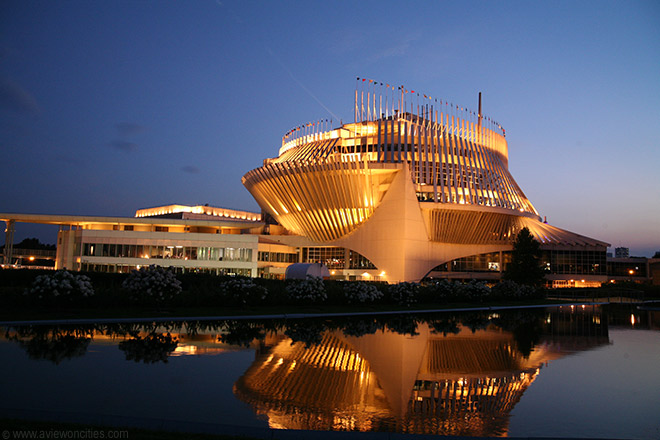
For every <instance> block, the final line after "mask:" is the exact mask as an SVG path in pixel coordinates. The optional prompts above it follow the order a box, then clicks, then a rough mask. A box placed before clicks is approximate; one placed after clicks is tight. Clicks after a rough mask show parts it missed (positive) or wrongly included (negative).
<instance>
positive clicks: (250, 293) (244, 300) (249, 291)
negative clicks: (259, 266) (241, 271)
mask: <svg viewBox="0 0 660 440" xmlns="http://www.w3.org/2000/svg"><path fill="white" fill-rule="evenodd" d="M220 291H221V292H222V295H223V296H224V298H226V299H227V300H229V302H230V303H232V304H239V305H256V304H259V303H260V302H261V301H263V300H265V299H266V296H267V295H268V290H267V289H266V288H265V287H263V286H258V285H257V284H255V282H254V281H253V280H252V279H251V278H244V277H237V278H232V279H230V280H228V281H225V282H223V283H220Z"/></svg>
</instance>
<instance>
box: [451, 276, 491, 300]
mask: <svg viewBox="0 0 660 440" xmlns="http://www.w3.org/2000/svg"><path fill="white" fill-rule="evenodd" d="M454 289H455V291H456V297H457V299H459V300H460V299H463V300H468V301H483V300H484V299H486V298H488V296H490V287H488V286H487V285H486V283H484V282H483V281H476V280H472V281H470V282H468V283H456V284H455V285H454Z"/></svg>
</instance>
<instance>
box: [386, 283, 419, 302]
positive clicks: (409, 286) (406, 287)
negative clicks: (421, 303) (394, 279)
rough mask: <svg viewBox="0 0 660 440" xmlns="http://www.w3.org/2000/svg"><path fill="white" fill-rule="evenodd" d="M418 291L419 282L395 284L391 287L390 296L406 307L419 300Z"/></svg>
mask: <svg viewBox="0 0 660 440" xmlns="http://www.w3.org/2000/svg"><path fill="white" fill-rule="evenodd" d="M418 291H419V284H417V283H399V284H393V285H391V286H390V288H389V294H390V298H391V299H392V300H393V301H394V302H395V303H397V304H399V305H400V306H406V307H410V306H411V305H412V304H414V303H416V302H417V293H418Z"/></svg>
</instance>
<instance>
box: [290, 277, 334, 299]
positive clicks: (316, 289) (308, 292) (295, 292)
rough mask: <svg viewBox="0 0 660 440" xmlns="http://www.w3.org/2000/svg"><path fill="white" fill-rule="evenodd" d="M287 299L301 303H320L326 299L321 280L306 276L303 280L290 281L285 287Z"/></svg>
mask: <svg viewBox="0 0 660 440" xmlns="http://www.w3.org/2000/svg"><path fill="white" fill-rule="evenodd" d="M286 293H287V295H289V298H291V299H293V300H296V301H301V302H321V301H325V300H326V299H328V295H327V294H326V292H325V285H324V284H323V279H321V278H319V277H313V276H310V275H307V279H305V280H291V281H290V282H289V283H288V284H287V286H286Z"/></svg>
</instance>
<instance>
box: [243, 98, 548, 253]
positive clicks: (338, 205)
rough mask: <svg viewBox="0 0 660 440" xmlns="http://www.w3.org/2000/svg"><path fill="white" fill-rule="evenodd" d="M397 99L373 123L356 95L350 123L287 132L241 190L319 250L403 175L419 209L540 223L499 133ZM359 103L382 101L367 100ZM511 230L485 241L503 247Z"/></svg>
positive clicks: (470, 119)
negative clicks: (483, 213)
mask: <svg viewBox="0 0 660 440" xmlns="http://www.w3.org/2000/svg"><path fill="white" fill-rule="evenodd" d="M399 90H401V88H400V89H399ZM401 93H402V95H401V98H400V99H399V100H398V101H397V102H396V103H395V104H396V105H395V107H396V108H392V109H390V108H389V104H388V108H386V111H384V112H383V111H381V112H380V116H378V117H376V114H377V110H376V107H375V106H374V108H373V109H371V110H369V112H368V113H367V112H365V111H364V110H363V108H364V104H363V103H362V104H361V105H360V104H358V96H359V95H358V93H357V91H356V122H353V123H347V124H343V125H341V126H340V127H338V128H330V127H329V125H330V124H329V123H328V121H321V122H318V123H313V124H306V125H304V126H300V127H297V128H296V129H295V130H291V131H289V132H288V133H287V134H286V135H285V136H284V137H283V139H282V147H281V148H280V150H279V156H278V157H276V158H272V159H266V160H265V161H264V165H263V166H262V167H260V168H257V169H254V170H252V171H250V172H248V173H247V174H245V176H243V184H244V185H245V186H246V188H247V189H248V190H249V191H250V192H251V193H252V195H253V196H254V197H255V199H256V200H257V202H258V203H259V205H260V206H261V207H262V208H264V209H265V210H266V211H268V212H270V213H271V214H272V215H273V216H274V217H275V218H276V219H277V220H278V221H279V222H280V223H281V224H282V225H283V226H285V227H286V228H287V229H289V230H291V231H293V232H296V233H298V234H301V235H305V236H308V237H310V238H312V239H314V240H317V241H331V240H335V239H338V238H341V237H343V236H345V235H346V234H348V233H350V232H351V231H353V230H354V229H355V228H357V227H358V226H359V225H360V224H362V223H364V222H365V221H366V220H367V219H368V218H369V217H370V216H371V215H372V213H373V212H374V210H375V209H376V208H377V207H378V206H379V204H380V202H381V201H382V199H383V197H384V195H385V193H386V192H387V190H388V189H389V185H390V184H391V183H392V181H393V180H394V178H395V176H396V175H397V174H398V173H399V172H400V171H401V170H402V169H403V167H407V168H408V170H409V172H410V176H411V179H412V183H413V185H414V191H415V193H416V196H417V199H418V200H419V201H420V202H425V203H424V205H426V206H425V209H426V210H429V209H432V210H433V209H443V210H446V209H451V207H452V206H454V207H456V208H462V209H465V208H468V209H474V210H478V211H484V210H485V211H487V212H488V211H491V210H493V211H496V212H497V213H499V214H500V215H502V214H504V215H509V216H515V217H516V218H520V217H526V218H530V219H534V221H538V220H539V216H538V213H537V211H536V210H535V209H534V207H533V206H532V204H531V202H530V201H529V200H528V199H527V197H526V196H525V194H524V193H523V192H522V190H521V189H520V187H519V186H518V185H517V183H516V182H515V180H514V179H513V177H512V176H511V174H510V173H509V170H508V147H507V142H506V139H505V137H504V131H503V129H501V127H500V126H499V124H495V123H492V122H489V121H490V120H489V119H487V118H483V117H482V116H480V115H475V114H474V113H473V112H470V111H468V110H466V109H460V108H456V109H454V106H452V107H449V105H445V106H444V107H443V105H442V103H440V109H435V108H434V106H433V105H422V106H420V105H417V110H416V111H413V110H414V105H410V106H409V105H408V103H407V101H406V96H405V95H403V94H404V93H406V92H401ZM426 98H427V99H428V97H426ZM390 100H392V98H390ZM367 101H368V102H372V103H375V102H383V98H382V97H380V98H379V100H378V101H377V100H376V98H375V97H374V96H372V95H371V93H368V96H367ZM384 101H385V102H389V101H388V97H387V96H386V97H385V99H384ZM408 107H410V111H403V110H401V109H403V108H408ZM445 107H446V108H445ZM358 108H361V110H360V111H357V109H358ZM380 110H382V108H380ZM459 205H461V206H459ZM514 223H515V224H517V223H516V222H504V223H502V224H503V226H502V228H503V229H502V228H500V229H502V230H501V231H499V230H498V231H495V234H494V235H493V234H490V235H491V236H496V238H497V239H498V240H501V239H505V240H508V239H509V238H510V237H511V236H512V234H513V233H515V232H516V231H513V230H510V229H511V225H514ZM518 223H519V222H518ZM431 235H435V236H437V237H439V236H441V235H442V236H447V234H439V233H435V234H431Z"/></svg>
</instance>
